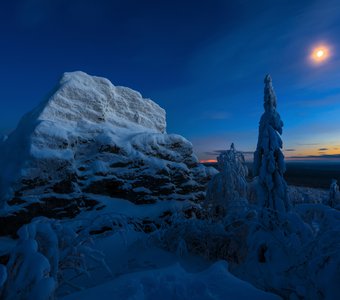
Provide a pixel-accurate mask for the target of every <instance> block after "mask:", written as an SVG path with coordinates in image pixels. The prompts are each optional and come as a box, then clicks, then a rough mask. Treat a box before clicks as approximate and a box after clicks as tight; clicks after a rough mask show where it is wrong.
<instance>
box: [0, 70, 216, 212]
mask: <svg viewBox="0 0 340 300" xmlns="http://www.w3.org/2000/svg"><path fill="white" fill-rule="evenodd" d="M213 173H214V169H210V168H206V167H205V166H203V165H201V164H200V163H199V162H198V160H197V158H196V157H195V156H194V155H193V152H192V145H191V143H190V142H188V141H187V140H186V139H185V138H183V137H181V136H179V135H175V134H166V116H165V111H164V109H162V108H161V107H160V106H158V105H157V104H156V103H155V102H153V101H151V100H149V99H144V98H142V96H141V94H140V93H138V92H136V91H134V90H131V89H129V88H126V87H117V86H113V85H112V83H111V82H110V81H109V80H107V79H105V78H100V77H94V76H89V75H87V74H85V73H83V72H72V73H65V74H64V75H63V77H62V79H61V80H60V83H59V85H58V86H57V87H56V88H55V90H54V92H53V93H52V95H51V96H50V97H49V98H48V99H47V100H46V101H44V102H42V103H41V104H40V105H39V106H38V107H37V108H35V109H34V110H33V111H31V112H30V113H28V114H26V115H25V116H24V117H23V118H22V120H21V121H20V123H19V125H18V127H17V128H16V130H15V131H14V132H13V133H12V134H10V135H9V137H8V139H7V140H6V141H4V142H3V143H2V146H1V149H0V183H1V187H0V189H1V190H0V192H1V202H2V205H4V204H5V203H7V204H9V205H12V206H13V205H20V206H26V205H27V203H31V205H33V204H32V202H33V203H34V204H35V205H38V204H37V203H39V205H38V207H35V209H38V210H42V206H44V207H47V208H48V210H53V209H54V208H56V207H64V206H68V209H67V210H66V211H65V210H63V211H60V213H61V214H66V215H68V214H72V212H73V211H77V210H78V208H79V206H81V205H83V206H93V205H95V203H94V202H91V199H90V198H91V197H90V195H91V194H100V195H106V196H111V197H118V198H123V199H127V200H130V201H132V202H134V203H137V204H143V203H153V202H155V201H158V200H166V199H177V200H186V199H189V200H194V201H196V200H199V199H203V198H204V190H205V186H206V183H207V182H208V181H209V179H210V177H211V175H212V174H213ZM71 199H72V200H71ZM40 214H43V213H40ZM52 215H53V214H52Z"/></svg>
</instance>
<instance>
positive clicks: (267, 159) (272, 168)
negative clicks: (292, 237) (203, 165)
mask: <svg viewBox="0 0 340 300" xmlns="http://www.w3.org/2000/svg"><path fill="white" fill-rule="evenodd" d="M264 83H265V87H264V109H265V112H264V113H263V115H262V117H261V120H260V127H259V137H258V142H257V148H256V151H255V153H254V176H258V183H259V186H260V188H261V191H258V195H257V199H258V202H259V204H260V205H261V206H262V207H266V208H271V209H274V210H278V211H280V212H284V211H288V210H289V201H288V197H287V184H286V182H285V180H284V178H283V173H284V172H285V170H286V167H285V162H284V156H283V154H282V152H281V149H282V140H281V137H280V134H282V127H283V122H282V121H281V118H280V115H279V114H278V112H277V111H276V95H275V92H274V89H273V86H272V79H271V77H270V76H269V75H267V76H266V77H265V79H264Z"/></svg>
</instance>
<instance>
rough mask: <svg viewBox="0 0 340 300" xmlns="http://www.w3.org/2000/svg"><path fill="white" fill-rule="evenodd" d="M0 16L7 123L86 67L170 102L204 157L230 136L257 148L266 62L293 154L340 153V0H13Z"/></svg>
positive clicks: (1, 125)
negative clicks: (320, 56) (317, 53)
mask: <svg viewBox="0 0 340 300" xmlns="http://www.w3.org/2000/svg"><path fill="white" fill-rule="evenodd" d="M5 2H6V3H5ZM0 22H1V26H0V53H1V55H0V67H1V69H0V99H1V101H0V133H2V134H5V133H9V132H10V131H11V130H13V129H14V128H15V126H16V124H17V122H18V121H19V119H20V117H21V116H22V115H23V114H24V113H25V112H27V111H29V110H31V109H32V108H33V107H34V106H36V105H37V104H38V103H39V102H40V101H42V100H43V99H44V97H45V96H46V95H47V94H48V92H49V91H50V90H51V89H52V88H53V87H54V86H55V84H56V83H57V81H58V79H59V77H60V76H61V75H62V73H63V72H66V71H76V70H82V71H84V72H87V73H89V74H91V75H97V76H103V77H107V78H108V79H109V80H111V82H112V83H113V84H114V85H123V86H128V87H131V88H133V89H136V90H138V91H140V92H141V93H142V95H143V96H144V97H147V98H151V99H152V100H154V101H155V102H157V103H158V104H159V105H160V106H162V107H163V108H165V109H166V111H167V122H168V129H167V131H168V133H178V134H181V135H183V136H185V137H186V138H187V139H189V140H190V141H191V142H192V143H193V144H194V149H195V152H196V154H197V155H198V157H199V158H200V159H213V158H215V157H216V153H217V152H216V151H218V150H221V149H226V148H229V145H230V143H231V142H235V145H236V148H237V149H239V150H242V151H246V152H250V151H254V149H255V148H256V142H257V133H258V122H259V119H260V116H261V114H262V112H263V106H262V103H263V78H264V76H265V74H267V73H270V74H271V76H272V78H273V85H274V88H275V91H276V95H277V98H278V111H279V113H280V115H281V118H282V120H283V121H284V124H285V126H284V133H283V136H282V138H283V142H284V149H285V155H286V157H296V156H308V155H313V156H320V157H332V155H334V157H335V158H336V157H338V158H339V157H340V155H339V153H340V1H338V0H330V1H328V0H317V1H304V0H299V1H297V0H294V1H290V0H282V1H280V0H277V1H275V0H271V1H264V0H259V1H257V0H244V1H243V0H239V1H238V0H235V1H222V0H221V1H218V0H209V1H199V0H198V1H184V0H182V1H174V0H173V1H161V0H158V1H147V0H144V1H143V0H135V1H132V0H121V1H115V0H111V1H108V0H107V1H104V0H22V1H16V0H13V1H1V4H0ZM319 45H323V47H325V49H326V51H327V52H329V57H328V58H327V59H325V60H324V61H322V62H320V63H315V62H313V61H312V60H311V59H310V55H311V52H312V51H313V49H317V47H318V46H319ZM337 154H338V155H337Z"/></svg>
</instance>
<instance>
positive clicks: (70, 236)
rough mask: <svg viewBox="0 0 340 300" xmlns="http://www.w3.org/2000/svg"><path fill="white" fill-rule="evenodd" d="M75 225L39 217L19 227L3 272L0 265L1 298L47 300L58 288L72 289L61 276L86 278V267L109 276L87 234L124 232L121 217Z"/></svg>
mask: <svg viewBox="0 0 340 300" xmlns="http://www.w3.org/2000/svg"><path fill="white" fill-rule="evenodd" d="M104 216H105V215H104ZM79 222H80V224H77V225H75V224H73V225H74V226H71V225H66V224H65V223H63V222H62V221H57V220H50V219H48V218H44V217H39V218H36V219H34V220H33V221H32V222H31V223H30V224H27V225H24V226H23V227H21V228H20V229H19V230H18V236H19V240H18V242H17V244H16V246H15V247H14V249H13V250H12V251H11V253H10V259H9V262H8V264H7V266H6V269H5V270H3V268H2V267H1V265H0V290H1V299H6V300H11V299H13V300H14V299H18V300H20V299H23V300H24V299H25V300H26V299H32V300H33V299H34V300H40V299H41V300H47V299H51V298H53V296H54V292H55V290H56V288H58V287H60V286H61V285H65V284H67V285H70V286H71V287H73V288H74V285H73V284H72V283H70V282H69V281H68V279H67V278H66V276H65V274H66V273H69V272H70V271H72V272H73V273H76V274H78V275H82V274H84V275H87V276H90V273H89V270H90V268H92V267H101V268H104V269H105V270H106V271H107V272H108V273H110V274H111V271H110V269H109V268H108V266H107V265H106V263H105V260H104V254H103V253H102V252H101V251H98V250H95V249H93V247H92V246H93V241H92V237H91V235H90V232H92V231H93V232H96V230H102V228H103V227H105V228H109V229H110V226H111V230H112V232H117V230H118V231H121V230H124V229H125V228H126V227H125V225H124V224H123V223H124V220H123V218H121V217H119V216H111V218H109V217H108V216H107V218H105V217H102V216H101V217H98V218H95V219H93V220H82V221H79ZM82 226H85V228H83V229H81V228H82ZM76 228H78V230H76ZM79 228H80V229H79ZM1 285H2V289H1Z"/></svg>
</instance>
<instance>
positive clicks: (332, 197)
mask: <svg viewBox="0 0 340 300" xmlns="http://www.w3.org/2000/svg"><path fill="white" fill-rule="evenodd" d="M338 197H339V186H338V181H337V180H336V179H332V183H331V186H330V188H329V199H328V205H329V206H331V207H335V206H336V204H337V202H338Z"/></svg>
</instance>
